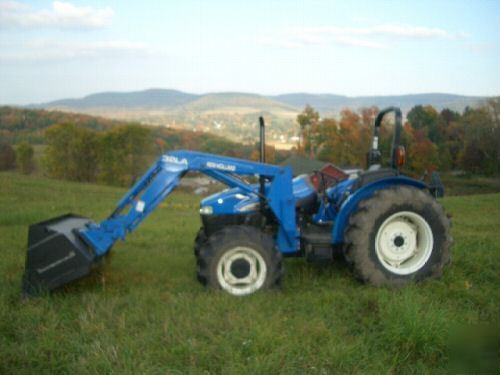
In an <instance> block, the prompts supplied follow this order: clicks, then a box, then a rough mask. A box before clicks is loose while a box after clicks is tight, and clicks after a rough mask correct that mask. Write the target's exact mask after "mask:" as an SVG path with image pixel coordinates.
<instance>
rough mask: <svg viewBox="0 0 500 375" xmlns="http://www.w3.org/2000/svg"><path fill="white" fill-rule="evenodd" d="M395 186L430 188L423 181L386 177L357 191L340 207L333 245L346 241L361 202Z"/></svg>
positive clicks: (333, 232) (333, 234) (334, 229)
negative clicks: (345, 237) (353, 216)
mask: <svg viewBox="0 0 500 375" xmlns="http://www.w3.org/2000/svg"><path fill="white" fill-rule="evenodd" d="M394 186H411V187H414V188H417V189H427V188H428V186H427V184H425V183H424V182H422V181H418V180H415V179H413V178H409V177H405V176H393V177H386V178H382V179H380V180H377V181H375V182H372V183H370V184H368V185H365V186H363V187H362V188H361V189H359V190H356V191H355V192H354V193H353V194H351V195H350V196H349V197H348V198H347V199H346V200H345V201H344V203H342V206H341V207H340V210H339V213H338V215H337V218H336V220H335V224H334V226H333V230H332V238H333V244H340V243H342V242H343V241H344V231H345V228H346V227H347V226H348V225H349V217H350V216H351V214H352V213H353V212H354V211H355V210H356V208H357V207H358V204H359V202H361V201H362V200H363V199H366V198H368V197H369V196H371V195H372V194H373V193H375V192H376V191H379V190H381V189H389V188H391V187H394Z"/></svg>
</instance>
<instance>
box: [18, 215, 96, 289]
mask: <svg viewBox="0 0 500 375" xmlns="http://www.w3.org/2000/svg"><path fill="white" fill-rule="evenodd" d="M89 223H92V221H91V220H89V219H87V218H84V217H81V216H77V215H73V214H67V215H63V216H59V217H56V218H53V219H50V220H47V221H43V222H40V223H36V224H32V225H30V227H29V234H28V254H27V256H26V266H25V271H24V275H23V279H22V288H23V291H24V293H25V294H26V295H30V296H35V295H38V294H40V293H44V292H47V291H50V290H53V289H56V288H58V287H60V286H62V285H64V284H67V283H69V282H70V281H73V280H76V279H79V278H81V277H83V276H85V275H87V274H88V273H90V271H91V268H92V266H93V264H94V260H95V255H94V252H93V251H92V249H91V248H89V246H87V244H85V242H84V241H83V240H82V239H81V237H80V235H79V233H78V231H79V230H80V229H83V228H85V227H86V225H88V224H89Z"/></svg>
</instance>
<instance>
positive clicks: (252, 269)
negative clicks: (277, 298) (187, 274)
mask: <svg viewBox="0 0 500 375" xmlns="http://www.w3.org/2000/svg"><path fill="white" fill-rule="evenodd" d="M197 263H198V280H199V281H200V282H201V283H202V284H203V285H205V286H207V287H210V288H215V289H222V290H224V291H226V292H228V293H229V294H232V295H235V296H243V295H248V294H252V293H255V292H257V291H258V290H261V289H267V288H272V287H275V286H279V285H280V284H281V278H282V275H283V262H282V256H281V253H280V252H279V251H278V250H277V249H276V247H275V246H274V241H273V239H272V237H271V236H270V235H268V234H266V233H264V232H262V231H261V230H259V229H257V228H254V227H250V226H245V225H235V226H230V227H226V228H223V229H221V230H219V231H217V232H215V233H214V234H212V235H211V236H210V237H209V238H208V240H207V241H205V242H204V243H203V244H202V245H201V246H200V252H199V255H198V258H197Z"/></svg>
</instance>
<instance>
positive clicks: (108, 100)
mask: <svg viewBox="0 0 500 375" xmlns="http://www.w3.org/2000/svg"><path fill="white" fill-rule="evenodd" d="M484 99H486V98H485V97H479V96H462V95H454V94H441V93H429V94H410V95H391V96H358V97H348V96H343V95H334V94H308V93H292V94H282V95H275V96H264V95H258V94H248V93H240V92H225V93H208V94H201V95H197V94H190V93H185V92H182V91H177V90H166V89H150V90H144V91H134V92H104V93H98V94H92V95H89V96H86V97H84V98H80V99H63V100H57V101H53V102H49V103H44V104H38V105H34V106H32V107H35V108H46V109H65V110H75V111H82V110H83V111H85V112H87V113H92V112H93V110H96V111H95V112H98V113H99V114H101V115H102V114H104V115H105V112H106V110H107V109H109V110H110V112H115V110H116V109H123V110H126V111H128V112H130V111H142V110H155V111H165V112H170V111H190V112H195V113H197V112H198V113H199V112H217V111H227V110H230V109H233V110H234V111H236V112H237V111H242V112H248V111H252V110H253V111H255V112H262V111H267V112H284V111H285V112H290V111H291V112H299V111H301V110H302V109H303V108H304V106H305V105H306V104H309V105H311V106H313V107H314V108H315V109H317V110H318V111H319V112H320V113H322V114H332V113H338V112H340V111H341V110H342V109H343V108H351V109H359V108H361V107H370V106H377V107H379V108H382V107H386V106H399V107H401V108H402V110H403V111H408V110H409V109H411V108H412V107H413V106H415V105H432V106H433V107H435V108H436V109H437V110H441V109H443V108H450V109H453V110H456V111H463V109H464V108H465V107H466V106H477V105H478V104H480V103H481V102H482V101H483V100H484ZM97 110H98V111H97ZM103 111H104V112H103Z"/></svg>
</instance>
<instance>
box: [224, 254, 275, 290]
mask: <svg viewBox="0 0 500 375" xmlns="http://www.w3.org/2000/svg"><path fill="white" fill-rule="evenodd" d="M266 275H267V266H266V263H265V261H264V258H262V256H261V255H260V254H259V253H258V252H257V251H255V250H254V249H252V248H250V247H245V246H238V247H235V248H232V249H230V250H228V251H226V252H225V253H224V255H222V257H221V258H220V259H219V262H218V263H217V281H218V282H219V284H220V286H221V287H222V289H224V290H225V291H227V292H228V293H230V294H233V295H237V296H242V295H246V294H251V293H253V292H255V291H257V290H258V289H260V288H261V287H262V285H263V284H264V281H265V280H266Z"/></svg>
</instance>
